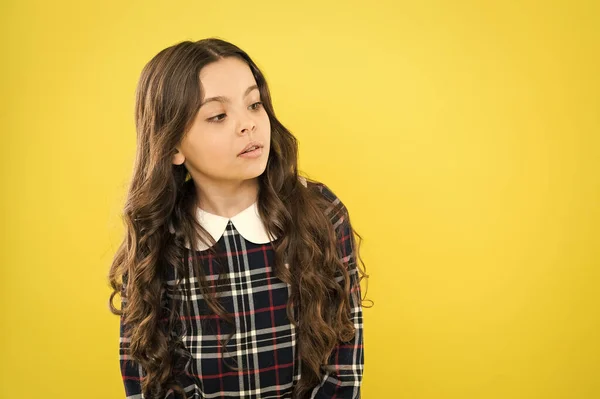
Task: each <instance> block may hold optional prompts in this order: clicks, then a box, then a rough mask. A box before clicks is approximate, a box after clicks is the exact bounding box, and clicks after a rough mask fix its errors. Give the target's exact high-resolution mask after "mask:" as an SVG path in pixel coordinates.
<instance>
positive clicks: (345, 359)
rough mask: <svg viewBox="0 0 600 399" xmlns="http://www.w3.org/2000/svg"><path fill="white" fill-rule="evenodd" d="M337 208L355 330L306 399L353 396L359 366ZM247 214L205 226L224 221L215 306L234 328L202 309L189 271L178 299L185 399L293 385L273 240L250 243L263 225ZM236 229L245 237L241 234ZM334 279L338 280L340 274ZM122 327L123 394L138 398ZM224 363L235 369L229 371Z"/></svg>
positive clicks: (137, 369)
mask: <svg viewBox="0 0 600 399" xmlns="http://www.w3.org/2000/svg"><path fill="white" fill-rule="evenodd" d="M304 184H309V185H310V184H315V183H306V182H304ZM316 188H317V189H318V190H319V192H320V193H321V194H322V195H323V196H325V198H327V199H328V200H329V201H330V202H331V204H332V206H333V205H336V204H338V203H340V200H339V198H337V197H336V196H335V195H334V193H333V192H332V191H331V190H330V189H329V188H328V187H327V186H325V185H324V184H322V183H317V184H316ZM249 209H250V208H249ZM253 209H256V208H253ZM342 209H343V210H344V212H341V213H338V214H331V215H330V216H331V222H332V223H333V225H334V228H335V231H336V234H337V247H338V255H339V257H340V259H341V260H342V261H343V263H344V264H345V265H347V267H348V270H349V274H350V279H351V286H352V290H351V294H350V301H351V302H350V303H351V318H352V320H353V322H354V327H355V328H356V335H355V337H354V338H353V339H351V340H350V341H349V342H338V344H337V345H336V347H335V348H334V350H333V352H332V353H331V356H330V358H329V362H328V364H327V365H323V366H322V368H321V370H322V371H321V383H320V384H319V385H318V386H316V387H315V388H314V390H313V391H312V392H311V395H310V398H311V399H326V398H330V399H333V398H336V399H351V398H360V386H361V381H362V375H363V364H364V352H363V319H362V307H361V304H360V285H359V284H358V272H357V269H356V257H355V249H354V239H353V237H352V230H351V227H350V223H349V220H348V217H347V211H346V208H345V207H342ZM330 213H331V212H330ZM246 216H249V217H244V218H236V216H234V217H233V218H231V219H218V220H219V221H220V223H221V225H220V226H216V224H212V225H210V226H207V227H208V228H207V230H209V232H211V234H213V237H215V236H218V234H219V233H218V231H219V230H221V229H222V228H223V225H224V226H225V227H224V230H222V231H221V235H220V237H215V240H217V238H218V240H217V242H218V244H219V248H222V249H223V250H224V251H225V253H224V254H223V255H225V256H226V264H225V267H226V268H227V269H226V273H227V275H228V277H229V281H230V284H229V286H228V287H226V288H225V289H221V290H220V291H222V294H221V296H220V303H221V304H222V305H223V307H224V308H225V309H226V310H227V312H228V313H229V314H231V315H232V316H233V317H234V320H235V325H234V326H232V325H231V324H229V323H227V322H225V321H223V320H219V318H218V317H217V316H216V315H214V313H213V312H212V311H211V310H210V309H209V308H208V306H207V304H206V301H205V300H204V299H203V296H202V294H201V292H200V290H199V284H198V281H197V280H196V278H195V277H193V274H190V275H191V276H192V277H191V278H190V283H191V287H192V295H191V297H189V296H186V297H185V298H181V299H184V300H187V301H191V306H190V308H191V310H192V317H191V320H188V321H187V322H188V324H187V325H188V326H189V325H190V324H191V326H192V328H191V329H190V328H189V327H188V328H187V330H188V331H186V332H185V334H184V335H183V338H182V339H183V343H184V344H185V347H186V349H187V351H188V352H189V360H188V363H187V364H186V366H185V370H186V372H185V375H183V376H181V378H180V379H178V381H179V382H180V384H181V386H182V387H183V388H184V389H185V391H186V393H187V396H188V397H189V398H194V399H199V398H245V399H282V398H283V399H287V398H291V392H292V388H293V386H294V384H295V383H296V382H297V381H298V380H299V379H300V378H301V367H300V365H301V360H300V359H299V358H298V352H297V339H296V329H295V327H294V326H293V325H292V324H291V322H290V320H289V319H288V317H287V312H286V306H287V301H288V296H289V294H290V291H289V290H290V286H289V285H288V284H286V283H284V282H283V281H281V280H280V279H279V278H277V277H276V276H275V275H274V269H273V265H274V260H275V253H274V250H273V244H272V242H268V240H266V241H267V242H262V243H260V242H259V243H256V241H261V240H257V239H253V241H255V242H252V241H249V240H248V237H246V236H252V234H250V233H248V232H249V231H251V230H252V229H255V230H254V231H256V228H257V227H258V228H263V229H264V227H263V226H262V222H260V226H258V225H256V223H259V221H260V219H259V218H258V214H257V213H256V212H255V211H254V212H252V213H250V212H247V213H246ZM217 218H221V217H217ZM211 223H212V222H211ZM203 226H204V225H203ZM240 230H242V231H244V232H246V234H245V235H242V234H241V233H240ZM262 241H265V240H262ZM196 256H199V257H200V259H201V263H202V265H203V267H204V272H205V274H206V276H207V279H208V280H209V281H210V280H217V279H218V276H219V271H220V270H215V267H214V264H215V262H214V259H213V258H214V255H212V254H210V252H209V251H205V250H201V251H197V252H196ZM173 270H174V269H173ZM180 277H181V276H180ZM177 278H178V276H177V275H176V273H175V272H173V273H172V274H171V275H170V276H169V279H168V281H167V290H166V296H167V299H168V298H173V297H174V296H176V295H180V294H179V291H176V290H175V284H176V280H177ZM181 280H182V281H183V278H181ZM336 280H337V281H338V282H340V283H342V282H343V278H342V277H341V276H340V277H338V278H336ZM122 301H123V304H124V303H125V302H126V301H127V299H126V297H123V295H122ZM180 314H183V313H181V312H180ZM125 328H126V326H125V325H124V323H123V317H121V339H120V365H121V374H122V377H123V382H124V385H125V393H126V397H127V399H143V398H144V396H143V395H142V394H141V384H140V381H141V379H142V378H143V377H144V375H145V374H144V370H143V369H142V367H141V366H140V365H139V364H137V363H136V362H135V361H133V360H132V359H131V358H130V357H129V356H128V351H129V341H128V339H127V338H125V335H124V331H125ZM233 332H235V334H234V335H233V336H232V337H231V339H230V341H229V342H228V343H227V345H226V351H223V349H222V347H221V345H220V341H221V342H223V341H225V340H226V339H227V338H228V337H229V336H230V333H233ZM228 365H233V366H235V367H238V368H241V369H242V370H241V371H236V370H234V369H231V368H230V367H228ZM175 398H176V394H175V393H174V392H173V391H172V390H169V391H167V393H166V394H165V399H175Z"/></svg>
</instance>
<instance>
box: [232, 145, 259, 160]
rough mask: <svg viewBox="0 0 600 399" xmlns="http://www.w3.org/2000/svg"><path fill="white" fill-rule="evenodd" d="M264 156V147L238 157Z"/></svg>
mask: <svg viewBox="0 0 600 399" xmlns="http://www.w3.org/2000/svg"><path fill="white" fill-rule="evenodd" d="M261 155H262V147H258V148H257V149H255V150H252V151H248V152H244V153H241V154H240V155H238V157H242V158H258V157H260V156H261Z"/></svg>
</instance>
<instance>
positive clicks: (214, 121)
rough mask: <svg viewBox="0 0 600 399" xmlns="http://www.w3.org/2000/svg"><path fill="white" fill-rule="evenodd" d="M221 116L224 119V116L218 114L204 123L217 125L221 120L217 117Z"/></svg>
mask: <svg viewBox="0 0 600 399" xmlns="http://www.w3.org/2000/svg"><path fill="white" fill-rule="evenodd" d="M220 116H222V117H223V118H224V117H225V114H219V115H217V116H213V117H212V118H208V119H207V120H206V121H207V122H210V123H218V122H221V121H222V120H223V119H219V117H220Z"/></svg>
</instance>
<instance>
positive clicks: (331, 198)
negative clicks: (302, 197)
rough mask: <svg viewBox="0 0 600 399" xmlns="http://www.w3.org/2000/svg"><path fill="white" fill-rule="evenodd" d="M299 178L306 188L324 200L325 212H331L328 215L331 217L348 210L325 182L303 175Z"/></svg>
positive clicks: (335, 217)
mask: <svg viewBox="0 0 600 399" xmlns="http://www.w3.org/2000/svg"><path fill="white" fill-rule="evenodd" d="M299 179H300V181H301V182H302V184H304V186H305V187H306V188H307V189H309V190H312V191H314V192H315V193H317V194H318V196H319V197H320V198H321V199H323V200H324V202H325V203H326V205H327V209H326V210H325V213H326V214H329V213H331V212H333V213H331V215H330V216H331V218H332V219H337V218H339V217H341V216H342V215H345V214H346V213H347V212H348V210H347V209H346V206H345V205H344V203H343V202H342V200H341V199H340V197H338V196H337V195H336V194H335V192H334V191H333V190H332V189H331V188H330V187H329V186H328V185H327V184H325V183H324V182H322V181H318V180H314V179H310V178H307V177H304V176H301V177H299Z"/></svg>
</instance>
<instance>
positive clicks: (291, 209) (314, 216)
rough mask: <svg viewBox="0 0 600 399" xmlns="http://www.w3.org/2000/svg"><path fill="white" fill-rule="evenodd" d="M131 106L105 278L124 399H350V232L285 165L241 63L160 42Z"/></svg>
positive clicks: (292, 142) (359, 366) (289, 142)
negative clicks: (119, 223) (130, 135)
mask: <svg viewBox="0 0 600 399" xmlns="http://www.w3.org/2000/svg"><path fill="white" fill-rule="evenodd" d="M135 117H136V128H137V153H136V159H135V165H134V172H133V178H132V180H131V185H130V187H129V191H128V196H127V201H126V204H125V209H124V213H123V219H124V221H125V223H126V237H125V239H124V240H123V243H122V244H121V246H120V247H119V249H118V252H117V253H116V255H115V257H114V260H113V264H112V266H111V268H110V274H109V279H110V284H111V286H112V288H113V293H112V294H111V298H110V307H111V311H112V312H113V313H114V314H117V315H120V316H121V340H120V342H121V343H120V364H121V372H122V376H123V381H124V385H125V392H126V396H127V398H131V399H133V398H146V399H150V398H169V399H175V398H246V399H258V398H263V399H267V398H273V399H275V398H278V399H279V398H299V399H302V398H318V399H325V398H338V399H344V398H348V399H350V398H359V397H360V386H361V381H362V375H363V363H364V352H363V321H362V308H363V307H362V300H363V298H362V297H361V291H360V281H361V279H362V278H363V277H368V276H367V275H366V273H365V271H364V270H361V268H360V267H359V262H358V261H357V260H360V257H359V256H358V248H357V247H355V239H354V234H356V233H355V232H354V230H353V229H352V227H351V225H350V219H349V216H348V211H347V209H346V207H345V206H344V205H343V203H342V202H341V201H340V199H339V198H337V197H336V196H335V194H334V193H333V192H332V191H331V190H330V189H329V188H328V187H327V186H326V185H324V184H322V183H319V182H316V181H313V180H310V179H307V178H305V177H302V176H299V175H298V168H297V151H298V150H297V142H296V139H295V138H294V136H293V135H292V134H291V133H290V132H289V131H288V130H287V129H286V128H285V127H284V126H283V125H282V124H281V123H280V122H279V120H278V119H277V118H276V117H275V113H274V111H273V105H272V103H271V97H270V94H269V89H268V86H267V82H266V81H265V78H264V76H263V74H262V72H261V71H260V70H259V69H258V67H257V66H256V64H255V63H254V62H253V61H252V60H251V59H250V57H249V56H248V55H247V54H246V53H245V52H244V51H242V50H241V49H240V48H238V47H236V46H234V45H233V44H231V43H228V42H226V41H223V40H220V39H216V38H210V39H204V40H200V41H197V42H190V41H186V42H182V43H179V44H177V45H174V46H172V47H169V48H166V49H164V50H162V51H161V52H160V53H158V54H157V55H156V56H155V57H154V58H153V59H152V60H151V61H150V62H149V63H148V64H147V65H146V66H145V68H144V69H143V71H142V74H141V77H140V80H139V84H138V88H137V92H136V108H135ZM356 236H357V237H358V238H359V239H360V236H359V235H358V234H356ZM359 242H360V241H359ZM360 264H361V265H362V262H360ZM362 266H363V267H362V268H363V269H364V265H362ZM117 293H119V294H120V295H121V309H120V310H119V309H117V308H116V307H114V305H113V298H114V296H115V295H116V294H117Z"/></svg>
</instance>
